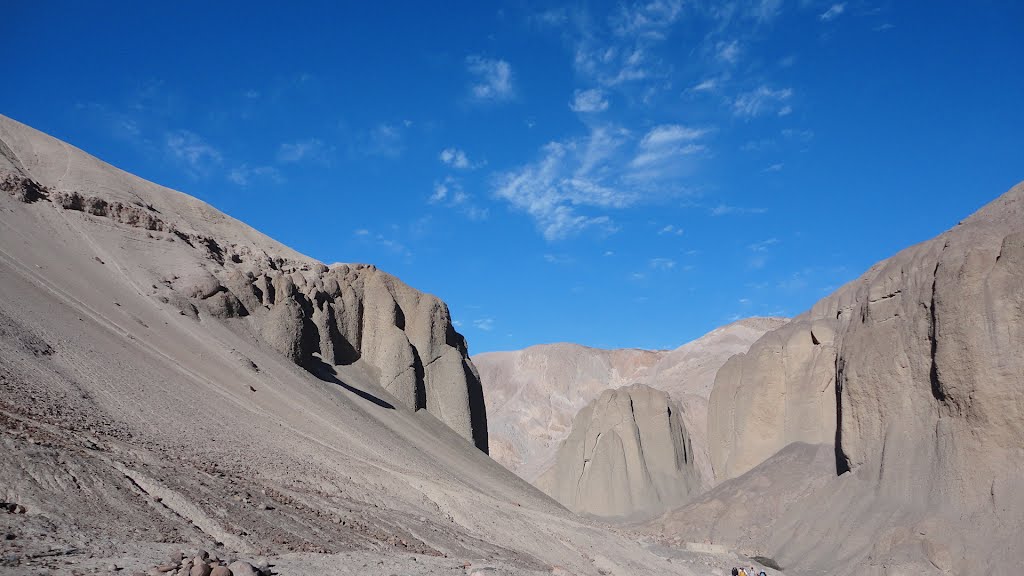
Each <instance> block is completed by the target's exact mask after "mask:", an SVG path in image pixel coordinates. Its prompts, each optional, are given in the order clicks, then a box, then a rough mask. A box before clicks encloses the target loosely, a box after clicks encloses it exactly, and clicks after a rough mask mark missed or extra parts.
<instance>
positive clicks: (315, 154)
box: [277, 138, 324, 164]
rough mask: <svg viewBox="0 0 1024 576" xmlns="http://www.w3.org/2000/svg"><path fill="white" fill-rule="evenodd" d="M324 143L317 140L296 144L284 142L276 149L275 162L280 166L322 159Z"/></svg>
mask: <svg viewBox="0 0 1024 576" xmlns="http://www.w3.org/2000/svg"><path fill="white" fill-rule="evenodd" d="M323 152H324V143H323V141H322V140H320V139H318V138H309V139H306V140H299V141H296V142H285V143H283V144H281V145H280V146H279V147H278V149H277V161H278V162H280V163H282V164H294V163H296V162H301V161H303V160H309V159H318V160H319V159H322V154H323Z"/></svg>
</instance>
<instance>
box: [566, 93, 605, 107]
mask: <svg viewBox="0 0 1024 576" xmlns="http://www.w3.org/2000/svg"><path fill="white" fill-rule="evenodd" d="M569 108H570V109H572V111H573V112H603V111H605V110H607V109H608V100H607V99H606V98H605V95H604V91H602V90H601V89H600V88H591V89H590V90H576V91H575V92H574V93H573V100H572V102H570V103H569Z"/></svg>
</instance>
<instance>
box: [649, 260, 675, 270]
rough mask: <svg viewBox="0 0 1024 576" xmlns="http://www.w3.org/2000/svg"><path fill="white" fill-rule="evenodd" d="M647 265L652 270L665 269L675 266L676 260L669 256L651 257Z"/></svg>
mask: <svg viewBox="0 0 1024 576" xmlns="http://www.w3.org/2000/svg"><path fill="white" fill-rule="evenodd" d="M647 265H648V266H650V267H651V268H652V269H654V270H661V271H667V270H671V269H673V268H675V267H676V261H675V260H673V259H671V258H651V259H650V260H649V261H648V262H647Z"/></svg>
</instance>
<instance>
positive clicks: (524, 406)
mask: <svg viewBox="0 0 1024 576" xmlns="http://www.w3.org/2000/svg"><path fill="white" fill-rule="evenodd" d="M786 322H788V320H787V319H785V318H746V319H743V320H739V321H737V322H733V323H731V324H728V325H726V326H722V327H720V328H717V329H715V330H712V331H711V332H709V333H707V334H705V335H704V336H701V337H700V338H698V339H696V340H694V341H692V342H688V343H686V344H683V345H682V346H680V347H678V348H676V349H674V350H637V349H628V348H627V349H617V350H602V349H598V348H588V347H586V346H580V345H577V344H566V343H562V344H544V345H538V346H531V347H529V348H526V349H523V350H515V351H511V352H488V353H484V354H478V355H476V356H474V357H473V362H474V364H475V365H476V366H477V368H479V370H480V375H481V381H482V382H483V386H484V389H485V400H486V402H487V421H488V428H489V439H490V446H491V456H492V457H493V458H494V459H495V460H497V461H498V462H500V463H501V464H502V465H504V466H505V467H506V468H508V469H509V470H512V471H513V472H515V473H516V474H518V475H519V476H521V477H522V478H524V479H525V480H527V481H531V482H532V481H534V480H536V478H537V476H538V475H539V474H540V473H541V472H543V471H544V470H546V469H547V468H549V467H550V466H551V465H552V463H553V459H554V455H555V451H556V450H557V448H558V446H559V444H560V443H561V442H562V441H563V440H564V439H565V438H566V437H567V436H568V435H569V431H570V429H571V427H572V423H573V418H574V417H575V416H576V414H577V413H579V411H580V410H582V409H583V407H584V406H586V405H587V404H588V403H590V402H592V401H594V400H596V399H597V398H598V396H600V395H601V393H603V392H604V391H605V390H609V389H613V388H620V387H622V386H627V385H630V384H634V383H645V384H648V385H650V386H652V387H654V388H656V389H658V390H664V391H667V392H668V393H669V394H670V395H671V397H672V399H673V400H675V401H676V402H677V403H679V405H680V407H681V408H682V418H683V423H684V424H685V426H686V428H687V430H688V431H689V434H690V437H691V440H692V442H693V446H694V460H695V465H696V466H697V469H698V471H699V472H700V475H701V478H702V479H703V480H704V481H709V480H711V479H712V477H713V475H712V473H711V463H710V458H709V456H708V453H707V443H706V442H705V440H704V435H705V429H706V427H707V423H706V414H707V401H708V396H709V395H710V393H711V387H712V384H713V383H714V379H715V373H716V372H717V371H718V369H719V367H720V366H722V364H723V363H724V362H725V361H726V360H727V359H728V358H729V357H730V356H732V355H734V354H737V353H740V352H745V351H746V350H747V349H748V348H749V347H750V345H751V344H752V343H753V342H754V341H756V340H757V339H758V338H760V337H761V336H762V335H763V334H764V333H765V332H767V331H769V330H771V329H774V328H778V327H779V326H783V325H784V324H785V323H786Z"/></svg>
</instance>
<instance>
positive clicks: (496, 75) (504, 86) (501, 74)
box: [466, 56, 514, 101]
mask: <svg viewBox="0 0 1024 576" xmlns="http://www.w3.org/2000/svg"><path fill="white" fill-rule="evenodd" d="M466 69H467V70H468V71H469V73H470V74H471V75H473V76H474V82H473V83H472V84H471V85H470V93H471V94H472V95H473V98H475V99H477V100H491V101H501V100H509V99H511V98H512V96H513V95H514V90H513V87H512V66H511V65H510V64H509V63H508V62H506V61H504V60H498V59H491V58H484V57H482V56H467V57H466Z"/></svg>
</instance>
